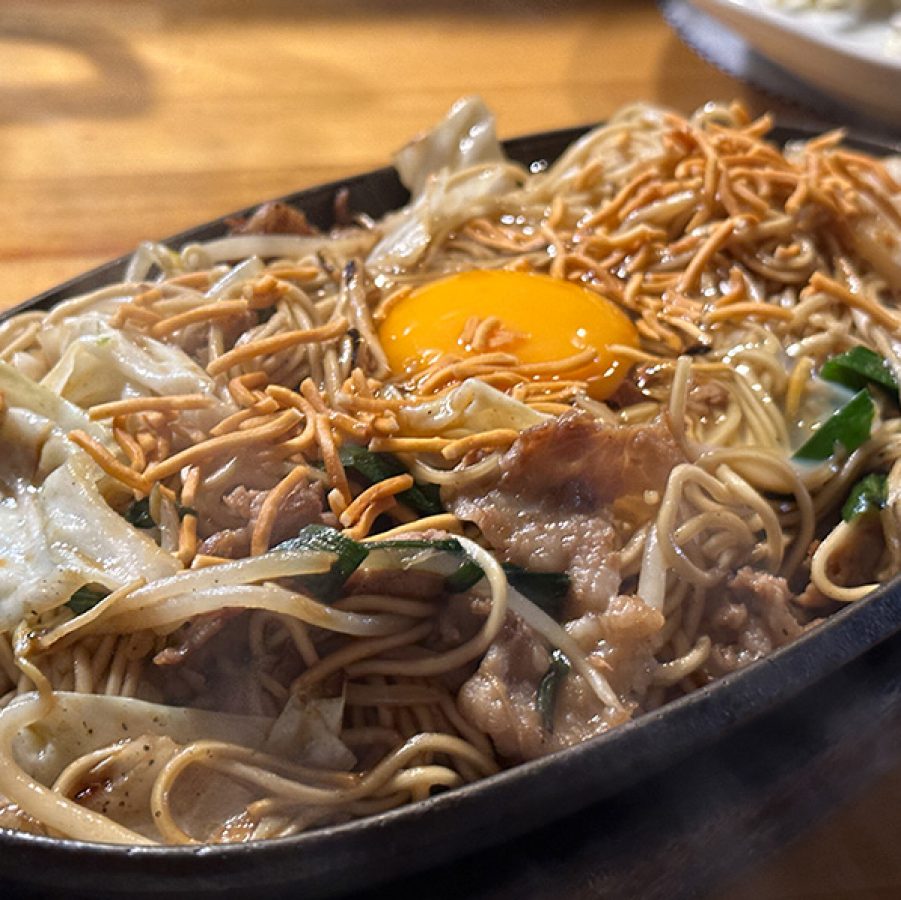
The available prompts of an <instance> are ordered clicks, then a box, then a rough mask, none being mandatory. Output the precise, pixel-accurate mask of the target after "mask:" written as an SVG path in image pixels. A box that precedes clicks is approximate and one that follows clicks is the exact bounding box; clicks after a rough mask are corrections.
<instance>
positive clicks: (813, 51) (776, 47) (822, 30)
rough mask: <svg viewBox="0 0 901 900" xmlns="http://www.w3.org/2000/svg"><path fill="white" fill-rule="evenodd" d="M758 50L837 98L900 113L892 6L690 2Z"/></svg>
mask: <svg viewBox="0 0 901 900" xmlns="http://www.w3.org/2000/svg"><path fill="white" fill-rule="evenodd" d="M691 2H692V4H693V5H694V6H696V7H698V8H699V9H701V10H703V11H704V12H706V13H707V14H708V15H710V16H713V17H714V18H716V19H718V20H719V21H721V22H723V23H724V24H726V25H728V26H729V27H730V28H731V29H732V30H733V31H735V32H736V33H738V34H739V35H741V37H742V38H744V40H746V41H747V42H748V44H750V45H751V46H752V47H753V48H754V49H755V50H757V51H758V52H759V53H760V54H762V55H763V56H766V57H768V58H769V59H771V60H773V62H775V63H778V64H779V65H780V66H782V68H784V69H786V70H787V71H788V72H790V73H792V74H793V75H796V76H797V77H798V78H801V79H803V80H804V81H806V82H808V83H809V84H811V85H813V86H814V87H817V88H819V89H820V90H822V91H825V92H826V93H828V94H831V95H832V96H833V97H836V98H837V99H839V100H841V101H843V102H844V103H847V104H851V105H852V106H855V107H857V108H861V109H863V110H865V111H866V112H867V113H868V114H869V115H872V116H875V117H877V118H880V119H882V120H884V121H892V120H894V124H895V125H897V119H898V117H899V116H901V40H899V39H898V36H897V32H896V30H895V29H893V27H892V24H891V21H890V12H889V9H890V7H889V4H885V5H881V4H877V5H874V6H873V9H872V12H870V13H867V12H865V11H861V10H860V9H857V10H855V9H843V10H823V9H815V8H800V9H797V8H796V9H793V10H792V9H790V7H788V6H785V5H783V6H779V5H776V4H775V3H774V2H773V0H691Z"/></svg>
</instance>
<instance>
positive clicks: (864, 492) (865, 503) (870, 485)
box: [842, 473, 888, 522]
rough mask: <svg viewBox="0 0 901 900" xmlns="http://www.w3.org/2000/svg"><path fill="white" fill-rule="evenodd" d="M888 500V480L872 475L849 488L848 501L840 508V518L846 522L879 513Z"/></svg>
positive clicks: (883, 476) (882, 476)
mask: <svg viewBox="0 0 901 900" xmlns="http://www.w3.org/2000/svg"><path fill="white" fill-rule="evenodd" d="M887 499H888V478H887V477H886V476H885V475H878V474H875V473H874V474H872V475H867V476H866V478H861V480H860V481H858V482H857V484H855V485H854V487H853V488H851V493H850V494H848V499H847V500H846V501H845V504H844V506H842V518H843V519H844V520H845V521H846V522H853V521H854V519H857V518H859V517H860V516H863V515H866V514H868V513H873V512H879V510H880V509H883V508H884V507H885V504H886V500H887Z"/></svg>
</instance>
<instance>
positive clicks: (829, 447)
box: [794, 388, 875, 460]
mask: <svg viewBox="0 0 901 900" xmlns="http://www.w3.org/2000/svg"><path fill="white" fill-rule="evenodd" d="M874 414H875V406H874V404H873V398H872V397H871V396H870V392H869V391H868V390H867V389H866V388H863V390H860V391H858V392H857V393H856V394H855V395H854V396H853V397H852V398H851V399H850V400H849V401H848V402H847V403H846V404H845V405H844V406H843V407H842V408H841V409H839V410H837V411H836V412H834V413H833V414H832V415H831V416H830V417H829V418H828V419H826V421H825V422H823V424H822V425H820V427H819V428H818V429H817V430H816V432H814V434H813V436H812V437H811V438H810V439H809V440H807V441H806V442H805V443H804V444H803V445H802V446H801V447H800V448H799V449H798V450H796V451H795V454H794V458H795V459H814V460H820V459H828V458H829V457H830V456H832V454H833V452H834V451H835V445H836V444H841V445H842V446H843V447H844V448H845V449H846V450H847V451H848V452H850V451H852V450H856V449H857V448H858V447H859V446H860V445H861V444H862V443H863V442H864V441H865V440H866V439H867V438H868V437H869V436H870V427H871V426H872V424H873V415H874Z"/></svg>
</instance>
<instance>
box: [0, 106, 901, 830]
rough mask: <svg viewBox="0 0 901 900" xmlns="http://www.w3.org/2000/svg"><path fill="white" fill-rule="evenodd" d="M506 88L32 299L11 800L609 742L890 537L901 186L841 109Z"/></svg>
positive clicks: (346, 791) (9, 576)
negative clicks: (372, 190) (391, 157)
mask: <svg viewBox="0 0 901 900" xmlns="http://www.w3.org/2000/svg"><path fill="white" fill-rule="evenodd" d="M769 129H770V122H769V121H768V120H767V119H766V118H763V119H760V120H757V121H751V120H750V119H749V118H748V116H747V115H746V113H745V112H744V111H743V110H742V109H741V108H740V107H737V106H716V105H710V106H708V107H705V108H704V109H703V110H701V111H699V112H698V113H696V114H695V115H694V116H693V117H691V118H690V119H684V118H681V117H679V116H676V115H674V114H672V113H670V112H666V111H663V110H659V109H655V108H651V107H647V106H636V107H632V108H629V109H626V110H624V111H622V112H621V113H619V114H618V115H617V116H615V117H614V118H613V119H612V120H611V121H610V122H609V123H608V124H606V125H604V126H602V127H600V128H597V129H595V130H593V131H591V132H589V133H588V134H586V135H585V136H584V137H583V138H581V139H580V140H578V141H577V142H576V143H574V144H573V145H572V146H570V147H569V148H568V149H567V150H566V151H565V152H564V153H563V155H562V156H561V157H560V159H558V160H557V161H556V162H554V163H553V164H552V165H550V166H547V165H542V164H540V163H536V164H533V165H532V166H531V169H528V170H527V169H525V168H523V167H521V166H520V165H518V164H514V163H512V162H510V161H509V160H507V159H506V158H505V157H504V156H503V154H502V152H501V150H500V147H499V145H498V144H497V141H496V139H495V137H494V127H493V121H492V118H491V116H490V114H489V113H488V112H487V110H486V109H485V108H484V107H483V106H482V104H481V103H480V102H479V101H478V100H474V99H469V100H465V101H461V102H460V103H458V104H457V105H456V106H455V107H454V109H453V110H452V111H451V113H450V115H449V117H448V118H447V119H446V120H445V121H444V122H443V123H442V124H441V125H440V126H439V127H438V128H437V129H436V131H435V132H433V133H431V134H428V135H425V136H423V137H421V138H419V139H418V140H416V141H414V142H413V143H412V144H411V145H410V146H408V147H407V148H405V149H404V150H403V151H402V152H401V153H400V154H399V156H398V160H397V166H398V171H399V172H400V175H401V177H402V179H403V181H404V182H405V184H407V185H408V186H409V188H410V190H411V199H410V202H409V204H408V205H407V206H405V207H403V208H402V209H400V210H398V211H396V212H394V213H392V214H390V215H388V216H386V217H385V218H383V219H381V220H379V221H373V220H371V219H370V218H368V217H366V216H363V215H354V214H353V210H352V209H349V208H348V206H349V204H348V202H347V198H346V197H344V196H339V197H338V198H336V221H338V222H339V223H340V225H339V226H338V227H336V228H335V229H333V230H332V231H331V232H329V233H323V232H320V231H319V230H317V229H316V228H314V227H312V226H311V225H310V224H309V223H308V222H307V220H306V219H305V217H304V216H303V214H302V213H301V212H299V211H298V210H294V209H291V208H288V207H286V206H284V205H280V204H268V205H266V206H265V207H263V208H262V209H260V210H259V211H258V212H257V213H255V214H254V215H253V216H251V217H249V218H248V219H246V220H243V221H235V222H233V223H231V232H230V233H229V234H228V235H226V236H223V237H220V238H216V239H213V240H210V241H207V242H206V243H196V244H191V245H189V246H183V247H168V246H163V245H160V244H144V245H142V246H141V248H140V249H139V250H138V252H137V253H136V254H135V256H134V258H133V260H132V262H131V264H130V266H129V268H128V271H127V273H126V276H125V279H124V281H123V282H122V283H121V284H111V285H109V286H107V287H104V288H102V289H100V290H96V291H93V292H92V293H89V294H85V295H83V296H77V297H72V298H71V299H68V300H66V301H65V302H62V303H60V304H59V305H57V306H56V307H55V308H54V309H52V310H51V311H49V312H42V311H40V312H39V311H32V312H25V313H20V314H18V315H16V316H14V317H12V318H9V319H8V320H6V321H5V322H4V323H3V324H2V325H0V398H2V404H0V430H2V436H3V448H4V452H3V456H2V459H0V490H2V493H0V553H2V560H0V562H2V565H0V755H2V759H0V827H5V828H12V829H19V830H23V831H31V832H36V833H41V834H48V835H51V836H64V837H68V838H74V839H78V840H85V841H100V842H114V843H126V844H134V843H153V842H159V843H171V844H191V843H199V842H236V841H248V840H256V839H261V838H271V837H278V836H284V835H291V834H295V833H297V832H300V831H302V830H305V829H310V828H315V827H318V826H322V825H325V824H330V823H335V822H343V821H347V820H350V819H353V818H355V817H362V816H366V815H369V814H372V813H376V812H379V811H382V810H387V809H390V808H393V807H397V806H400V805H402V804H405V803H409V802H411V801H416V800H420V799H423V798H427V797H429V796H430V795H432V794H434V793H435V792H437V791H440V790H445V789H448V788H453V787H454V786H456V785H460V784H463V783H466V782H471V781H474V780H476V779H479V778H483V777H486V776H490V775H491V774H492V773H496V772H498V771H499V770H500V769H502V768H504V767H507V766H510V765H513V764H515V763H517V762H519V761H522V760H525V759H530V758H534V757H537V756H541V755H543V754H547V753H550V752H552V751H555V750H558V749H561V748H564V747H567V746H571V745H573V744H575V743H577V742H580V741H583V740H586V739H588V738H591V737H593V736H596V735H599V734H602V733H604V732H606V731H607V730H609V729H611V728H613V727H614V726H616V725H617V724H619V723H622V722H625V721H627V720H629V719H631V718H632V717H635V716H639V715H641V714H642V713H643V712H646V711H648V710H651V709H654V708H656V707H659V706H660V705H661V704H663V703H665V702H667V701H668V700H670V699H673V698H676V697H679V696H681V695H683V694H685V693H686V692H690V691H692V690H693V689H695V688H697V687H699V686H701V685H704V684H707V683H708V682H710V681H712V680H714V679H716V678H717V677H719V676H721V675H723V674H724V673H727V672H730V671H733V670H735V669H737V668H739V667H741V666H744V665H746V664H747V663H750V662H752V661H754V660H756V659H759V658H760V657H762V656H764V655H766V654H767V653H770V652H771V651H772V650H774V649H776V648H778V647H780V646H782V645H784V644H786V643H787V642H789V641H791V640H792V639H793V638H795V637H796V636H797V635H799V634H801V633H802V632H804V631H805V630H806V629H807V628H810V627H813V626H814V625H815V624H816V623H817V622H819V621H821V620H822V619H823V618H825V617H827V616H828V615H829V614H830V613H831V612H833V611H835V610H836V609H839V608H841V607H842V606H843V605H844V604H847V603H848V602H854V601H857V600H858V599H860V598H862V597H864V596H865V595H866V594H867V593H869V592H870V591H872V590H873V589H874V587H875V586H877V585H878V584H880V583H884V582H885V581H887V580H888V579H890V578H892V577H893V576H894V575H895V574H897V573H898V572H899V569H901V463H899V459H901V418H899V406H898V382H899V379H901V331H899V322H901V312H899V309H898V304H899V300H901V190H899V184H898V181H897V180H896V179H897V177H898V172H899V169H898V167H897V165H896V162H895V161H893V160H879V159H874V158H871V157H870V156H868V155H865V154H864V153H861V152H857V151H855V150H852V149H848V148H847V147H845V146H844V145H843V143H842V135H841V134H839V133H833V134H827V135H824V136H822V137H819V138H817V139H815V140H811V141H808V142H806V143H804V144H798V145H794V146H789V147H786V148H780V147H778V146H776V145H775V144H773V143H771V142H769V141H768V140H767V137H766V136H767V133H768V131H769Z"/></svg>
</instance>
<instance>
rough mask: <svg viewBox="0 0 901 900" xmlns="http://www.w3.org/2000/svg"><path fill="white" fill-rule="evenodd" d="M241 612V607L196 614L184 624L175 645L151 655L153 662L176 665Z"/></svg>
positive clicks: (160, 664)
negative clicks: (194, 617)
mask: <svg viewBox="0 0 901 900" xmlns="http://www.w3.org/2000/svg"><path fill="white" fill-rule="evenodd" d="M242 612H243V610H241V609H222V610H220V611H219V612H212V613H207V614H206V615H202V616H197V618H196V619H192V620H191V622H190V624H188V625H187V626H186V628H185V632H184V635H183V637H182V639H181V641H180V642H179V643H178V644H177V645H176V646H174V647H166V648H165V649H163V650H160V652H159V653H157V655H156V656H154V657H153V662H154V664H155V665H158V666H176V665H178V664H179V663H183V662H184V661H185V660H186V659H188V658H189V657H190V656H191V655H192V654H193V653H194V651H195V650H199V649H200V648H201V647H202V646H203V645H204V644H206V642H207V641H209V640H210V638H212V637H215V635H217V634H219V632H220V631H222V629H223V627H224V626H225V623H226V622H228V620H229V619H233V618H234V617H235V616H239V615H241V613H242Z"/></svg>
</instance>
